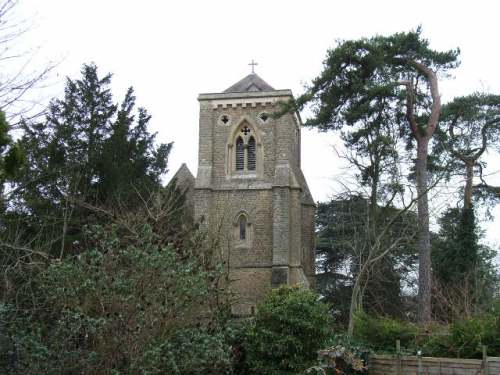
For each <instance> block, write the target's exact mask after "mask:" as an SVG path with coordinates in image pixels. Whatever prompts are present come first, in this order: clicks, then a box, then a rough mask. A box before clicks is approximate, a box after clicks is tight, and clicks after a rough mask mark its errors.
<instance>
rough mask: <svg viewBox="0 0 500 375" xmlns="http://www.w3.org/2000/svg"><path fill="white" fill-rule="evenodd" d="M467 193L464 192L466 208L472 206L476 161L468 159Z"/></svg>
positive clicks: (466, 167)
mask: <svg viewBox="0 0 500 375" xmlns="http://www.w3.org/2000/svg"><path fill="white" fill-rule="evenodd" d="M465 171H466V177H465V192H464V193H465V194H464V209H465V210H468V209H470V208H472V182H473V181H472V180H473V178H474V161H467V162H466V163H465Z"/></svg>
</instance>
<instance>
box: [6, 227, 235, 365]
mask: <svg viewBox="0 0 500 375" xmlns="http://www.w3.org/2000/svg"><path fill="white" fill-rule="evenodd" d="M118 229H119V228H115V227H113V226H110V227H108V228H103V227H100V226H96V227H92V228H90V229H89V230H88V231H87V232H86V242H85V246H86V249H85V250H83V251H81V252H80V254H78V255H77V256H74V257H66V258H64V259H62V260H52V261H50V264H49V265H48V266H46V267H45V268H43V269H41V270H40V271H38V272H36V273H34V274H32V275H30V276H29V277H27V281H26V282H25V283H23V284H19V285H20V288H18V290H17V292H16V293H15V294H12V297H10V298H7V301H6V302H5V303H4V304H3V305H0V306H1V309H0V322H1V323H0V325H1V326H2V327H1V328H2V331H3V332H6V333H5V334H3V335H2V337H0V340H1V342H0V343H3V345H2V346H4V347H3V348H2V349H5V348H6V349H7V350H2V353H4V355H3V356H2V357H1V358H0V360H1V362H0V366H2V367H0V372H2V373H19V374H38V373H43V374H70V373H86V374H101V373H113V371H114V373H116V374H118V373H120V374H135V373H141V372H142V370H141V371H139V368H140V366H141V365H142V364H143V363H144V364H147V365H151V366H150V368H151V369H153V370H154V371H153V370H151V371H150V372H151V373H174V374H175V372H170V371H169V369H171V367H166V368H162V367H161V366H163V365H165V366H167V365H168V366H171V365H172V364H171V362H169V361H168V358H170V357H171V356H172V355H173V356H175V357H176V360H181V359H182V361H183V362H184V363H191V364H193V366H194V367H193V371H197V370H198V369H202V368H203V366H204V365H207V366H208V369H217V371H219V370H220V369H222V368H223V367H224V366H226V363H227V362H228V355H227V353H228V352H229V349H228V347H225V346H223V343H222V341H221V336H220V334H219V333H217V332H218V331H217V330H216V329H212V331H211V332H210V334H209V333H208V332H207V331H205V330H204V327H207V326H211V327H214V326H217V322H218V321H220V319H218V317H219V314H223V313H224V312H225V311H224V307H225V305H224V304H223V303H221V302H223V301H224V296H223V295H222V296H221V294H220V293H222V292H221V290H220V289H219V288H218V284H217V280H218V279H219V278H220V277H221V269H219V267H217V266H213V265H211V264H210V263H207V261H206V259H211V258H212V257H211V254H210V249H209V248H207V247H205V245H204V242H203V241H202V240H200V243H197V244H195V243H193V244H192V245H193V248H184V249H183V250H182V252H179V250H178V249H174V248H173V247H171V246H168V245H162V244H161V239H158V238H157V235H156V234H155V233H154V232H153V231H152V228H151V227H150V226H149V225H143V226H142V227H141V228H138V229H137V230H138V231H137V234H136V236H135V237H133V236H124V235H120V231H119V230H118ZM8 297H9V296H8ZM219 307H221V308H219ZM195 327H200V328H199V329H197V330H194V331H193V330H191V329H193V328H195ZM180 332H182V333H180ZM211 335H212V336H211ZM183 337H188V338H190V339H189V340H192V342H191V343H189V342H186V341H185V340H184V341H183V339H182V338H183ZM186 340H187V338H186ZM190 345H191V346H190ZM180 348H184V349H186V350H185V351H184V352H182V353H181V352H180V351H179V350H180ZM194 349H196V350H194ZM201 353H203V355H204V356H205V357H202V356H201ZM181 354H182V355H181ZM161 355H164V356H165V358H164V359H161V360H160V359H158V358H159V357H158V356H161ZM155 356H156V357H155ZM155 371H156V372H155ZM200 371H201V370H200ZM181 373H188V374H190V373H193V374H195V373H197V372H185V371H181ZM204 373H211V372H209V371H205V372H204ZM215 373H222V372H220V371H219V372H215Z"/></svg>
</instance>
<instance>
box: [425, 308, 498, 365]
mask: <svg viewBox="0 0 500 375" xmlns="http://www.w3.org/2000/svg"><path fill="white" fill-rule="evenodd" d="M499 317H500V313H499V311H496V312H492V313H488V314H484V315H482V316H478V317H474V318H469V319H463V320H457V321H454V322H453V323H451V324H450V325H449V333H448V334H440V335H436V334H433V335H430V336H429V337H428V338H427V339H426V340H425V341H424V342H423V345H422V347H423V351H424V353H426V355H431V356H441V357H456V358H481V357H482V351H483V345H486V346H487V353H488V355H489V356H492V357H498V356H500V318H499Z"/></svg>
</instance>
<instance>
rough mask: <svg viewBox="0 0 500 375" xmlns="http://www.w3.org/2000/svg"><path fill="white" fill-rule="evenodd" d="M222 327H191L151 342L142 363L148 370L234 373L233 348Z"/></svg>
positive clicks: (206, 374)
mask: <svg viewBox="0 0 500 375" xmlns="http://www.w3.org/2000/svg"><path fill="white" fill-rule="evenodd" d="M224 333H225V332H222V331H220V330H218V331H209V330H207V329H200V328H191V329H185V330H180V331H178V332H176V333H175V334H174V335H173V336H172V337H171V338H170V339H169V340H167V341H164V342H160V343H158V344H156V345H152V346H151V348H150V349H148V350H147V351H146V353H145V355H144V360H143V361H142V362H141V363H140V366H139V367H140V370H141V371H142V372H143V373H145V374H150V375H153V374H157V375H161V374H171V375H197V374H200V375H201V374H203V375H211V374H213V375H223V374H231V373H232V365H233V363H232V352H231V347H230V345H229V341H228V338H227V337H226V335H225V334H224Z"/></svg>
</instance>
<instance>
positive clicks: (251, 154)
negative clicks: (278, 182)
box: [247, 137, 255, 171]
mask: <svg viewBox="0 0 500 375" xmlns="http://www.w3.org/2000/svg"><path fill="white" fill-rule="evenodd" d="M247 158H248V159H247V168H248V170H249V171H255V138H254V137H250V139H249V140H248V152H247Z"/></svg>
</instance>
